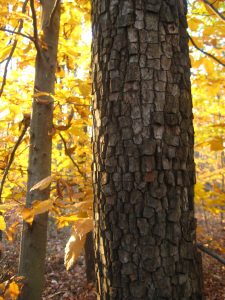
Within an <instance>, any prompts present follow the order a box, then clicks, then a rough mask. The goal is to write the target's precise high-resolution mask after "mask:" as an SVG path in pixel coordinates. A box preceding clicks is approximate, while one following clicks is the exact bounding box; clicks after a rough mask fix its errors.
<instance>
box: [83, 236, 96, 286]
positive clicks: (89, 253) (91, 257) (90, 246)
mask: <svg viewBox="0 0 225 300" xmlns="http://www.w3.org/2000/svg"><path fill="white" fill-rule="evenodd" d="M84 252H85V264H86V277H87V282H94V281H95V253H94V241H93V231H90V232H88V233H87V236H86V241H85V244H84Z"/></svg>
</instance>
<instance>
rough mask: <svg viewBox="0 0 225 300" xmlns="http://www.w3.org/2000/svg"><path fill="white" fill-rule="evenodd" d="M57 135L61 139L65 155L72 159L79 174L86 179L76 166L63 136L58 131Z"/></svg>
mask: <svg viewBox="0 0 225 300" xmlns="http://www.w3.org/2000/svg"><path fill="white" fill-rule="evenodd" d="M59 136H60V138H61V140H62V142H63V145H64V148H65V154H66V155H67V156H69V158H70V160H71V161H72V163H73V165H74V166H75V167H76V168H77V170H78V172H79V173H80V175H81V176H82V177H83V178H84V179H85V180H86V179H87V177H86V175H85V174H84V173H83V172H82V171H81V169H80V167H79V166H78V164H77V163H76V162H75V160H74V159H73V157H72V156H71V154H70V153H69V150H68V147H67V144H66V140H65V139H64V137H63V136H62V134H61V133H59Z"/></svg>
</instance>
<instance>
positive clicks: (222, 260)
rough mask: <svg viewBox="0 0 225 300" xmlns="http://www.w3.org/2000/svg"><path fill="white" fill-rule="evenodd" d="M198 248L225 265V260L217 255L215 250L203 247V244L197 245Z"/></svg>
mask: <svg viewBox="0 0 225 300" xmlns="http://www.w3.org/2000/svg"><path fill="white" fill-rule="evenodd" d="M197 247H198V249H199V250H201V251H202V252H204V253H206V254H208V255H209V256H211V257H213V258H214V259H216V260H218V261H219V262H220V263H221V264H223V265H225V259H224V258H223V257H221V256H220V255H219V254H217V253H215V252H214V251H213V250H211V249H209V248H207V247H205V246H203V245H202V244H199V243H197Z"/></svg>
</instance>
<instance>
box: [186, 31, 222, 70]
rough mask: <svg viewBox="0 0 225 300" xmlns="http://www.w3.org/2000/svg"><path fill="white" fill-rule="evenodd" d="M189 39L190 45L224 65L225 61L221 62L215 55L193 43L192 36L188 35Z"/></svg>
mask: <svg viewBox="0 0 225 300" xmlns="http://www.w3.org/2000/svg"><path fill="white" fill-rule="evenodd" d="M189 39H190V41H191V43H192V45H193V46H194V47H195V48H196V49H197V50H199V51H200V52H202V53H203V54H205V55H207V56H209V57H211V58H212V59H214V60H215V61H216V62H217V63H219V64H220V65H222V66H223V67H225V63H223V62H222V61H221V60H220V59H218V58H217V57H215V56H214V55H213V54H211V53H209V52H206V51H205V50H203V49H201V48H199V47H198V45H197V44H196V43H195V41H194V40H193V38H192V37H191V36H190V35H189Z"/></svg>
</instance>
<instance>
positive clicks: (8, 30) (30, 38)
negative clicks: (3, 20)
mask: <svg viewBox="0 0 225 300" xmlns="http://www.w3.org/2000/svg"><path fill="white" fill-rule="evenodd" d="M0 31H5V32H9V33H12V34H17V35H20V36H23V37H25V38H27V39H29V40H31V41H32V42H34V38H33V37H32V36H29V35H26V34H24V33H22V32H18V31H14V30H10V29H6V28H2V27H1V28H0Z"/></svg>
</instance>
